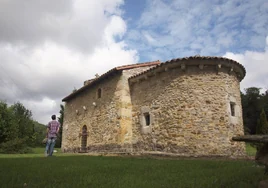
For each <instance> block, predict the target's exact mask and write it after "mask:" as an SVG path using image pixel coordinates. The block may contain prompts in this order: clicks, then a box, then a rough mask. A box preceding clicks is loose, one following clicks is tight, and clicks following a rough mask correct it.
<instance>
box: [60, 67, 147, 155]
mask: <svg viewBox="0 0 268 188" xmlns="http://www.w3.org/2000/svg"><path fill="white" fill-rule="evenodd" d="M148 68H149V67H140V68H135V69H130V70H123V71H122V72H117V73H116V74H115V75H111V76H110V77H108V78H106V79H104V80H102V81H101V82H99V83H98V84H96V85H92V86H91V87H89V88H88V89H87V90H85V91H83V92H82V93H79V94H77V96H75V97H74V98H72V99H69V100H68V101H67V102H66V104H65V114H64V115H65V116H64V123H63V125H64V126H63V137H62V150H63V151H66V152H68V151H71V152H76V151H77V152H78V151H81V142H82V127H83V126H84V125H85V126H86V127H87V149H86V151H85V152H90V151H98V152H101V151H110V152H120V151H123V152H129V151H130V150H131V148H132V147H131V143H132V126H131V125H132V124H131V121H132V112H131V110H132V107H131V99H130V93H129V84H128V78H129V77H130V76H133V75H135V74H137V73H140V72H142V71H144V70H146V69H148ZM98 89H101V93H102V96H101V98H98ZM93 103H94V104H95V106H94V105H93Z"/></svg>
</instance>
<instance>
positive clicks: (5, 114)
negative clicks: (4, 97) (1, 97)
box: [0, 101, 18, 143]
mask: <svg viewBox="0 0 268 188" xmlns="http://www.w3.org/2000/svg"><path fill="white" fill-rule="evenodd" d="M17 132H18V131H17V129H16V127H15V124H14V122H13V116H12V113H11V111H10V110H9V109H8V107H7V104H6V103H4V102H1V101H0V143H3V142H5V141H7V140H10V139H12V138H14V137H16V135H17Z"/></svg>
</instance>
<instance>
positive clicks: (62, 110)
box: [56, 104, 64, 147]
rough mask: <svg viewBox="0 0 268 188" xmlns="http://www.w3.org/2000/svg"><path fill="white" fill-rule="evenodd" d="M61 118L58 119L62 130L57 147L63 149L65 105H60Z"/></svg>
mask: <svg viewBox="0 0 268 188" xmlns="http://www.w3.org/2000/svg"><path fill="white" fill-rule="evenodd" d="M59 113H60V117H58V121H59V122H60V124H61V128H60V131H59V134H58V141H57V142H56V147H61V142H62V129H63V119H64V105H62V104H61V105H60V111H59Z"/></svg>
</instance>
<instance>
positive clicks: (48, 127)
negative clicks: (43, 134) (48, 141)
mask: <svg viewBox="0 0 268 188" xmlns="http://www.w3.org/2000/svg"><path fill="white" fill-rule="evenodd" d="M49 129H50V123H48V125H47V137H48V132H49Z"/></svg>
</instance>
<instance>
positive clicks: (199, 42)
mask: <svg viewBox="0 0 268 188" xmlns="http://www.w3.org/2000/svg"><path fill="white" fill-rule="evenodd" d="M267 10H268V6H267V2H266V0H260V1H241V0H227V1H216V0H215V1H210V0H204V1H199V0H191V1H180V0H147V6H146V7H145V9H144V12H143V13H142V15H141V17H140V20H138V21H137V25H138V29H139V30H142V31H143V35H144V37H145V38H144V37H140V38H132V36H133V33H135V31H132V34H130V35H127V38H128V40H127V41H128V42H129V43H130V44H132V45H134V46H135V45H139V46H142V45H144V46H145V47H144V48H142V49H141V50H140V51H139V52H140V55H141V56H145V57H147V58H148V59H151V56H150V57H149V56H148V55H150V53H148V52H152V51H154V49H155V48H157V47H159V46H162V44H164V45H163V46H165V47H166V48H168V49H169V50H168V51H172V53H167V54H163V56H162V60H166V59H171V58H176V57H178V56H179V57H183V56H186V55H195V54H200V55H221V54H224V53H225V52H227V51H234V52H239V53H241V52H243V51H245V50H246V49H248V50H256V51H260V50H262V49H263V48H264V46H265V43H264V38H265V36H266V35H267V30H268V19H267V17H268V11H267ZM138 32H139V31H138ZM167 36H168V37H167ZM170 39H171V40H170ZM135 40H136V41H135ZM137 41H138V42H137ZM147 43H148V44H150V45H147V46H146V44H147ZM135 47H137V46H135ZM146 54H148V55H146ZM171 54H177V55H176V56H175V57H174V56H172V55H171ZM154 56H155V55H154Z"/></svg>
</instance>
